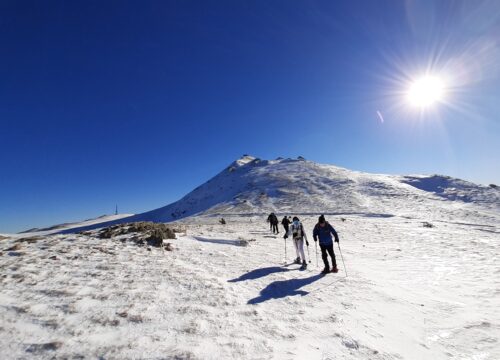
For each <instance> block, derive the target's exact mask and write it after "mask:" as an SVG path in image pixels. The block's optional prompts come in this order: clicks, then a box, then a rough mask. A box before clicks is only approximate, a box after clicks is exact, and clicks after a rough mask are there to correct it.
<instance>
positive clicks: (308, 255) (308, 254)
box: [307, 245, 311, 264]
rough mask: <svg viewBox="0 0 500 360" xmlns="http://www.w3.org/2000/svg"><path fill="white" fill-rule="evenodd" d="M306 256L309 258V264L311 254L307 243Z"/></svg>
mask: <svg viewBox="0 0 500 360" xmlns="http://www.w3.org/2000/svg"><path fill="white" fill-rule="evenodd" d="M307 257H308V258H309V264H310V263H311V254H310V253H309V245H307Z"/></svg>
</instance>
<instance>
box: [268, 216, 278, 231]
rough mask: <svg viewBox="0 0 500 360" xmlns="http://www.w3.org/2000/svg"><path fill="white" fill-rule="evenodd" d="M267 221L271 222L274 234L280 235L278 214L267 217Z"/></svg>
mask: <svg viewBox="0 0 500 360" xmlns="http://www.w3.org/2000/svg"><path fill="white" fill-rule="evenodd" d="M267 221H268V222H269V225H270V230H271V231H272V232H273V234H279V230H278V223H279V220H278V217H277V216H276V214H275V213H271V214H269V216H268V217H267Z"/></svg>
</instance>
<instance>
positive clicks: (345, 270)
mask: <svg viewBox="0 0 500 360" xmlns="http://www.w3.org/2000/svg"><path fill="white" fill-rule="evenodd" d="M337 245H338V247H339V252H340V258H341V259H342V264H343V265H344V270H345V277H347V269H346V267H345V262H344V257H343V256H342V250H340V243H337Z"/></svg>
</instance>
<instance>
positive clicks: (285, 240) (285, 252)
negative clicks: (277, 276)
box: [283, 238, 287, 264]
mask: <svg viewBox="0 0 500 360" xmlns="http://www.w3.org/2000/svg"><path fill="white" fill-rule="evenodd" d="M283 240H284V241H285V264H286V259H287V257H286V238H283Z"/></svg>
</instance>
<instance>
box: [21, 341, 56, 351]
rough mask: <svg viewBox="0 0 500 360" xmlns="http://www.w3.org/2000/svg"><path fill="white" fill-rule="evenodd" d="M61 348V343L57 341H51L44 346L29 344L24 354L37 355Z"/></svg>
mask: <svg viewBox="0 0 500 360" xmlns="http://www.w3.org/2000/svg"><path fill="white" fill-rule="evenodd" d="M61 346H62V343H61V342H59V341H53V342H49V343H45V344H31V345H29V346H28V348H27V349H26V352H29V353H33V354H38V353H41V352H44V351H54V350H57V349H59V348H60V347H61Z"/></svg>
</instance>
